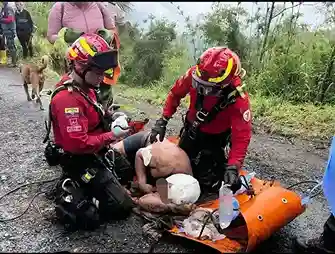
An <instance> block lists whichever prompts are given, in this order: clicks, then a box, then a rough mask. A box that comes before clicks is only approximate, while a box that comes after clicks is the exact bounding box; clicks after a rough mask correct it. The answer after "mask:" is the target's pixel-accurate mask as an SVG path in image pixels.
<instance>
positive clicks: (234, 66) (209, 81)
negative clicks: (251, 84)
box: [192, 47, 245, 96]
mask: <svg viewBox="0 0 335 254" xmlns="http://www.w3.org/2000/svg"><path fill="white" fill-rule="evenodd" d="M244 74H245V71H244V70H243V69H242V68H241V62H240V59H239V57H238V56H237V54H236V53H235V52H233V51H232V50H230V49H229V48H227V47H213V48H209V49H207V50H206V51H205V52H204V53H203V54H202V55H201V56H200V58H199V60H198V62H197V64H196V66H195V70H194V72H193V73H192V77H193V87H196V88H197V90H198V92H200V93H202V94H204V95H214V96H220V95H221V94H222V91H220V90H222V89H224V88H225V87H227V86H229V85H232V86H233V87H234V86H235V84H233V83H234V80H235V79H236V77H238V76H244Z"/></svg>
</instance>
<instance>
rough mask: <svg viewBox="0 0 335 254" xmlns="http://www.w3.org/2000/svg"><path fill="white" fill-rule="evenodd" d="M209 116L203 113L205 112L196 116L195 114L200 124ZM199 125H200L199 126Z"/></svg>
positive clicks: (199, 112) (200, 112)
mask: <svg viewBox="0 0 335 254" xmlns="http://www.w3.org/2000/svg"><path fill="white" fill-rule="evenodd" d="M207 116H208V112H203V111H198V112H197V113H196V114H195V117H196V118H197V120H198V121H199V122H205V120H206V119H205V118H206V117H207ZM198 125H199V124H198Z"/></svg>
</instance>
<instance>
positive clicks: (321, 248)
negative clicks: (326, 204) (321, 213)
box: [295, 215, 335, 253]
mask: <svg viewBox="0 0 335 254" xmlns="http://www.w3.org/2000/svg"><path fill="white" fill-rule="evenodd" d="M295 252H296V253H335V218H334V216H333V215H331V216H330V217H329V218H328V220H327V221H326V223H325V225H324V228H323V232H322V234H321V236H320V237H318V238H313V239H309V240H303V239H295Z"/></svg>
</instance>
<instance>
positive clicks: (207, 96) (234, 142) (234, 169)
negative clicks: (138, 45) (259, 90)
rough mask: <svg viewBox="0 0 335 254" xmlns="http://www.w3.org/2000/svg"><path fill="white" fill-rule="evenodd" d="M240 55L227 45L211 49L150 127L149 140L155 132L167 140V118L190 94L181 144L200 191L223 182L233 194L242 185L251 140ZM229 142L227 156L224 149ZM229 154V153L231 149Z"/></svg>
mask: <svg viewBox="0 0 335 254" xmlns="http://www.w3.org/2000/svg"><path fill="white" fill-rule="evenodd" d="M244 75H245V70H244V69H242V68H241V63H240V59H239V57H238V56H237V55H236V54H235V53H234V52H233V51H231V50H230V49H229V48H226V47H214V48H210V49H207V50H206V51H205V52H204V53H203V54H202V55H201V56H200V59H199V60H198V62H197V64H196V65H195V66H193V67H191V68H190V69H189V70H188V71H187V72H186V73H185V74H184V75H183V76H182V77H180V78H179V79H178V80H177V81H176V82H175V84H174V86H173V87H172V88H171V90H170V92H169V94H168V96H167V99H166V102H165V106H164V108H163V115H162V117H161V118H160V119H158V120H157V121H156V124H155V126H154V127H153V128H152V131H151V132H152V135H151V142H155V137H156V136H157V134H159V135H160V140H162V139H163V138H164V136H165V132H166V126H167V123H168V121H169V119H170V118H171V117H172V116H173V114H174V113H175V112H176V110H177V107H178V106H179V104H180V100H181V99H182V98H184V97H185V96H186V95H187V94H189V96H190V105H189V109H188V112H187V115H186V119H185V123H184V128H183V130H182V132H181V134H180V141H179V146H180V147H181V148H182V149H183V150H184V151H185V152H186V153H187V154H188V156H189V158H190V160H191V162H192V170H193V174H194V176H195V177H196V178H197V179H198V180H199V182H200V185H201V186H202V189H204V188H207V189H209V191H210V190H211V189H212V190H213V188H214V187H216V188H214V189H217V187H220V185H221V181H224V182H225V183H227V184H229V185H231V189H232V190H233V192H235V191H236V190H238V189H239V188H240V186H241V181H240V178H239V174H238V170H239V169H240V168H241V166H242V164H243V161H244V158H245V156H246V152H247V149H248V146H249V143H250V139H251V111H250V102H249V96H248V94H247V93H246V92H243V90H242V89H243V87H242V81H241V78H243V76H244ZM230 142H231V148H230V151H227V149H226V152H227V153H228V156H226V157H228V158H226V157H225V152H224V148H225V147H227V145H229V143H230ZM228 150H229V149H228Z"/></svg>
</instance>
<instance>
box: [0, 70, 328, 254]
mask: <svg viewBox="0 0 335 254" xmlns="http://www.w3.org/2000/svg"><path fill="white" fill-rule="evenodd" d="M44 101H45V105H47V104H46V102H47V98H44ZM117 101H118V102H119V103H125V104H128V105H133V107H134V108H137V110H136V111H135V112H132V116H133V117H134V118H143V117H145V115H146V114H147V115H150V116H153V115H158V114H159V111H160V110H159V108H158V107H154V106H151V105H148V104H146V103H140V102H131V101H129V100H127V99H126V98H122V97H120V96H119V97H117ZM45 117H46V112H43V113H42V112H41V111H39V109H38V107H37V106H36V105H35V104H34V103H33V102H27V101H26V97H25V94H24V91H23V88H22V87H21V81H20V76H19V74H18V72H17V71H16V70H12V69H5V68H2V69H0V119H1V120H0V147H1V149H0V160H1V161H0V195H2V194H4V193H5V192H7V191H8V190H10V189H12V188H14V187H16V186H17V185H19V184H22V183H26V182H31V181H36V180H44V179H51V178H53V177H55V176H57V175H58V174H59V170H58V169H57V168H50V167H48V165H47V164H46V162H45V161H44V159H43V149H44V145H43V144H42V139H43V135H44V133H45V129H44V119H45ZM152 122H154V121H151V122H150V124H152ZM179 126H180V118H179V117H176V118H175V119H173V120H172V121H171V122H170V125H169V128H170V130H171V132H172V133H173V132H177V131H178V130H179ZM327 155H328V148H327V146H321V145H320V144H316V143H313V142H307V141H301V140H286V139H285V138H282V137H279V136H270V135H268V134H265V133H262V131H261V129H258V130H255V133H254V135H253V138H252V142H251V145H250V150H249V154H248V157H247V159H246V168H247V169H248V170H251V171H255V172H256V173H257V176H259V177H261V178H265V179H270V178H271V176H275V177H276V178H277V179H278V180H280V181H281V182H282V183H283V184H284V185H286V186H288V185H290V184H293V183H297V182H299V181H303V180H309V179H318V180H320V179H321V178H322V173H323V170H324V166H325V163H326V160H327ZM38 187H39V186H29V187H26V188H23V189H21V190H20V191H18V192H15V193H13V194H11V195H9V196H8V197H6V198H4V199H2V200H1V201H0V204H1V205H0V218H9V217H13V216H15V215H17V214H19V213H20V212H21V211H23V210H24V209H25V207H26V206H27V204H28V202H29V201H30V199H31V197H32V196H33V195H34V194H35V193H36V192H37V191H38V189H39V188H38ZM267 205H271V204H267ZM52 215H53V204H52V203H51V202H50V201H48V200H47V199H46V198H45V196H44V195H41V196H39V197H37V198H36V199H35V201H34V205H33V206H32V207H31V208H30V209H29V210H28V212H27V213H26V214H25V215H24V216H23V217H21V218H19V219H17V220H14V221H9V222H5V223H4V222H0V251H1V252H13V251H15V252H58V251H75V252H80V251H84V252H148V250H149V247H150V245H151V244H152V242H151V240H150V239H147V238H145V237H144V236H142V232H141V226H142V225H143V222H142V220H141V219H140V218H138V217H136V216H135V215H134V216H132V217H131V218H129V219H128V220H127V221H117V222H114V223H109V224H107V225H104V226H101V228H100V229H98V230H96V231H94V232H76V233H71V234H69V233H65V232H64V231H63V228H62V227H61V226H59V225H57V224H55V222H54V221H53V220H52V219H50V218H52ZM327 216H328V208H327V205H326V202H325V200H324V198H323V197H322V196H319V197H317V198H316V199H315V200H314V201H313V202H312V203H311V205H310V206H309V208H308V209H307V210H306V212H305V213H304V214H302V215H301V216H299V217H298V218H296V219H295V220H294V221H292V222H291V223H289V224H288V225H287V226H285V227H284V228H282V229H281V230H280V231H279V232H277V233H276V234H274V235H273V236H272V237H271V238H270V239H269V240H267V241H266V242H264V243H263V244H262V245H261V246H259V248H258V252H264V253H265V252H266V253H287V252H292V246H291V238H292V237H294V236H295V235H302V236H306V237H313V236H317V235H318V234H319V233H320V232H321V230H322V225H323V223H324V221H325V219H326V218H327ZM195 248H197V246H194V245H192V244H190V243H189V242H185V241H177V240H176V239H174V238H168V239H167V240H163V241H162V243H161V244H160V245H159V246H158V247H157V248H155V251H154V252H194V250H195Z"/></svg>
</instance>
